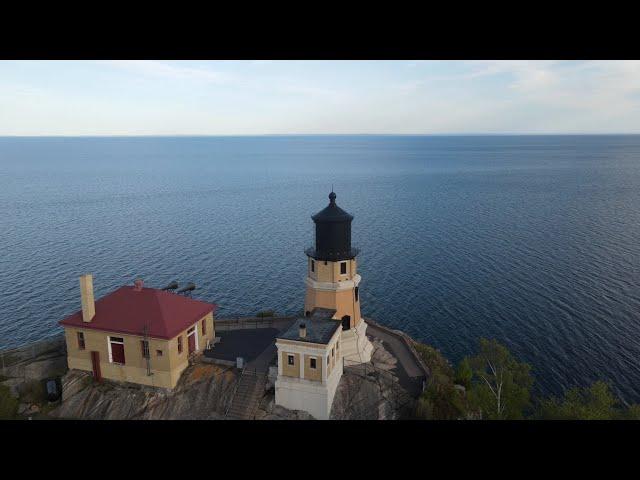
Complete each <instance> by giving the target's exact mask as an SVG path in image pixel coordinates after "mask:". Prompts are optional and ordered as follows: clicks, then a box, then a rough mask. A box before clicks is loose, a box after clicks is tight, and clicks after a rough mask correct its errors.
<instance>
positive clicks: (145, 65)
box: [100, 60, 231, 83]
mask: <svg viewBox="0 0 640 480" xmlns="http://www.w3.org/2000/svg"><path fill="white" fill-rule="evenodd" d="M100 63H101V64H103V65H108V66H112V67H116V68H120V69H124V70H127V71H130V72H134V73H139V74H142V75H148V76H155V77H164V78H169V79H176V80H196V81H205V82H214V83H222V82H228V81H230V80H231V78H230V76H229V74H227V73H220V72H216V71H214V70H210V69H208V68H195V67H189V66H182V65H175V64H171V65H170V64H168V63H164V62H159V61H155V60H105V61H101V62H100Z"/></svg>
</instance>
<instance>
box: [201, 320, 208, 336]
mask: <svg viewBox="0 0 640 480" xmlns="http://www.w3.org/2000/svg"><path fill="white" fill-rule="evenodd" d="M206 334H207V320H206V319H204V320H202V335H206Z"/></svg>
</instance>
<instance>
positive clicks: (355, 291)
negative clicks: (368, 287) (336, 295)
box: [354, 287, 358, 302]
mask: <svg viewBox="0 0 640 480" xmlns="http://www.w3.org/2000/svg"><path fill="white" fill-rule="evenodd" d="M354 293H355V295H356V302H357V301H358V287H356V288H355V289H354Z"/></svg>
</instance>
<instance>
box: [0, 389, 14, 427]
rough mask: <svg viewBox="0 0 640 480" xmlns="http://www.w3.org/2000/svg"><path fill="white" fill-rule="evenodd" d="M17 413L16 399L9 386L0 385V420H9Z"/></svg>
mask: <svg viewBox="0 0 640 480" xmlns="http://www.w3.org/2000/svg"><path fill="white" fill-rule="evenodd" d="M17 415H18V399H16V398H14V397H13V396H12V395H11V391H10V390H9V387H7V386H5V385H0V420H10V419H12V418H16V416H17Z"/></svg>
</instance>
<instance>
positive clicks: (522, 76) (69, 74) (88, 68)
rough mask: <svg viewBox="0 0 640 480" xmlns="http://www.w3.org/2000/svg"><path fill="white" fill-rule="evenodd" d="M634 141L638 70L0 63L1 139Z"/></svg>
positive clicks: (503, 64)
mask: <svg viewBox="0 0 640 480" xmlns="http://www.w3.org/2000/svg"><path fill="white" fill-rule="evenodd" d="M510 133H514V134H563V133H640V61H278V60H276V61H104V60H103V61H89V60H86V61H0V135H1V136H9V135H66V136H73V135H265V134H267V135H268V134H427V135H429V134H510Z"/></svg>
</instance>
